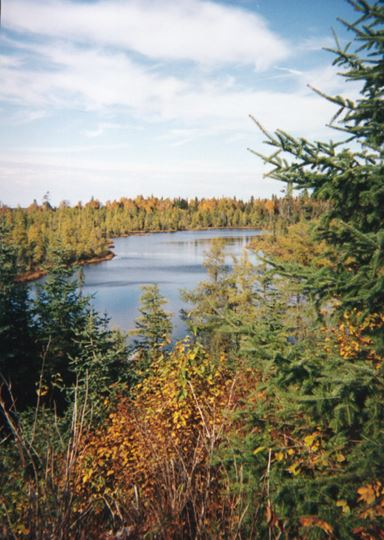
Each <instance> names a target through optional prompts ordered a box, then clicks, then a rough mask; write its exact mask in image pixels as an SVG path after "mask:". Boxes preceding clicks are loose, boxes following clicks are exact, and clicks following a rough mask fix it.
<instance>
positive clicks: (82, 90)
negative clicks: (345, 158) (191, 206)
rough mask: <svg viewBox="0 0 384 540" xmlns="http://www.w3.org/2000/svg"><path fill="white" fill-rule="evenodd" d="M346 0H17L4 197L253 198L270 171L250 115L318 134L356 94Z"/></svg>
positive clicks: (265, 191)
mask: <svg viewBox="0 0 384 540" xmlns="http://www.w3.org/2000/svg"><path fill="white" fill-rule="evenodd" d="M338 16H339V17H342V18H345V19H346V20H349V21H350V20H353V19H354V18H355V14H354V12H353V8H352V7H351V6H350V5H349V4H348V3H347V2H346V1H344V0H238V1H236V2H235V1H230V0H221V1H218V0H211V1H202V0H97V1H94V0H39V1H38V2H32V1H31V0H5V1H3V13H2V17H3V25H2V30H1V34H0V77H1V79H0V80H1V85H0V114H1V122H0V148H1V153H0V201H2V202H3V203H5V204H8V205H12V206H14V205H16V204H21V205H27V204H29V203H30V202H31V201H32V200H33V199H35V198H36V199H37V200H38V201H41V200H42V197H43V196H44V194H45V193H46V192H48V191H49V193H50V197H51V201H52V203H54V204H58V203H59V202H60V201H61V200H68V201H70V202H71V203H76V202H77V201H78V200H82V201H86V200H88V199H90V197H91V196H94V197H96V198H99V199H100V200H102V201H106V200H108V199H114V198H119V197H121V196H128V197H130V196H136V195H138V194H143V195H150V194H154V195H157V196H172V197H173V196H182V197H194V196H198V197H210V196H216V197H220V196H237V197H239V198H248V197H250V196H251V195H254V196H255V197H258V196H260V197H264V196H270V195H271V194H272V193H279V192H280V191H281V189H283V186H282V185H280V184H278V183H277V182H274V181H271V180H268V179H263V172H266V169H265V167H264V166H263V164H262V163H261V162H260V160H258V159H257V158H256V157H254V156H252V155H251V154H250V153H249V152H247V150H246V148H247V147H249V146H250V147H252V148H255V149H257V150H259V151H263V150H264V149H263V146H262V137H261V136H260V134H259V133H258V131H257V129H256V127H255V126H254V125H253V124H252V122H251V121H250V119H249V118H248V114H253V115H254V116H255V117H257V118H258V119H259V120H260V121H261V122H262V124H263V125H264V126H265V127H266V128H268V129H270V130H273V129H276V128H278V127H280V128H282V129H285V130H287V131H290V132H291V133H293V134H297V135H302V136H306V137H313V138H316V137H322V138H329V137H334V136H335V134H334V133H333V132H330V131H329V130H328V129H326V128H325V124H326V123H327V121H329V119H330V118H331V116H332V114H333V112H334V109H333V106H332V105H331V104H329V103H327V102H326V101H324V100H323V99H321V98H320V97H319V96H317V95H316V94H314V93H313V92H312V91H311V90H310V89H309V88H308V86H307V85H308V84H311V85H313V86H316V87H317V88H319V89H321V90H323V91H325V92H328V93H331V94H332V93H337V94H344V95H349V96H351V95H352V96H353V95H354V93H355V91H356V89H355V90H354V89H353V87H352V86H350V85H348V83H346V82H345V81H344V80H343V79H342V78H341V77H339V76H337V74H336V70H335V69H334V68H332V66H331V62H332V58H333V57H332V55H331V54H330V53H328V52H326V51H324V50H322V48H323V47H327V46H332V45H333V38H332V35H331V27H334V28H335V29H336V31H337V33H338V35H339V37H340V39H341V40H342V41H343V40H344V41H345V40H346V39H348V34H347V33H346V31H345V29H344V28H343V27H342V26H341V25H340V24H339V23H338V22H337V21H336V17H338Z"/></svg>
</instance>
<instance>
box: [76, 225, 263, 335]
mask: <svg viewBox="0 0 384 540" xmlns="http://www.w3.org/2000/svg"><path fill="white" fill-rule="evenodd" d="M257 234H259V231H257V230H241V229H233V230H209V231H187V232H176V233H156V234H145V235H141V236H130V237H128V238H117V239H115V240H114V244H115V248H114V252H115V253H116V257H115V258H114V259H112V260H111V261H106V262H103V263H100V264H96V265H88V266H85V267H84V277H85V284H84V293H86V294H91V295H94V300H93V304H94V306H95V308H96V309H97V310H98V311H99V312H101V313H104V312H105V313H107V314H108V316H109V317H110V318H111V326H112V327H119V328H121V329H123V330H129V329H132V328H134V321H135V318H136V317H137V315H138V306H139V302H140V295H141V286H142V285H146V284H149V283H157V284H158V285H159V288H160V292H161V294H162V295H163V296H164V297H165V298H166V299H167V300H168V304H167V305H166V306H165V308H166V309H167V310H168V311H171V312H172V313H173V314H174V325H175V331H174V336H175V337H176V338H179V337H181V336H182V335H183V334H184V325H183V323H182V321H181V320H180V318H179V311H180V309H181V308H182V307H185V304H184V303H183V302H182V301H181V299H180V295H179V292H180V289H193V288H194V287H196V285H197V284H198V283H199V282H200V281H202V280H204V279H205V278H206V271H205V269H204V267H203V265H202V263H203V261H204V258H205V254H206V253H207V251H209V248H210V244H211V242H212V240H213V239H214V238H224V239H225V245H226V253H227V254H228V258H227V262H228V263H229V264H230V262H231V257H230V255H235V256H239V255H241V254H242V252H243V250H244V249H245V247H246V245H247V243H248V242H249V240H250V239H251V238H252V236H255V235H257Z"/></svg>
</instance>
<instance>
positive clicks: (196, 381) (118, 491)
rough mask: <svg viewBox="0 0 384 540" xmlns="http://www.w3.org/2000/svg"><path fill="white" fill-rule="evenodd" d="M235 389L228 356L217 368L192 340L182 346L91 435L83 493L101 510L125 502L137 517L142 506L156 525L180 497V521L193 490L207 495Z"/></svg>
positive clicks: (83, 467) (85, 452)
mask: <svg viewBox="0 0 384 540" xmlns="http://www.w3.org/2000/svg"><path fill="white" fill-rule="evenodd" d="M231 383H232V381H231V378H230V374H229V372H228V371H227V369H226V367H225V357H224V356H221V357H220V358H219V359H217V360H215V359H214V358H211V357H209V356H208V354H207V353H206V352H205V351H204V350H202V349H201V348H200V347H199V346H197V345H191V344H190V343H189V342H188V340H184V341H182V342H180V343H178V344H177V345H176V346H175V348H174V351H173V352H172V353H171V355H170V356H169V357H168V358H165V357H161V358H159V359H158V360H156V361H155V362H154V365H153V366H152V371H151V375H150V376H148V377H147V378H146V379H144V380H143V381H142V382H141V383H140V384H138V385H137V386H136V387H135V388H134V389H133V391H132V396H131V397H130V398H121V399H120V401H119V403H118V405H117V407H116V409H115V410H114V411H113V412H111V414H110V415H109V418H108V421H107V423H106V425H105V426H104V427H103V428H102V429H100V430H99V431H97V432H96V433H93V434H91V435H90V437H89V439H88V441H87V444H86V445H85V447H84V449H83V451H82V455H81V460H80V468H81V470H82V476H81V482H79V484H78V486H77V490H78V492H79V493H81V494H82V495H83V496H84V498H85V499H88V500H91V501H93V503H94V504H95V505H97V504H98V502H99V501H101V500H104V501H105V500H106V499H107V500H108V499H110V498H112V499H113V500H114V501H124V505H125V507H126V509H127V508H128V509H129V508H130V507H131V509H132V512H133V511H134V508H135V505H137V498H139V499H140V501H141V504H142V505H143V507H145V508H146V509H147V510H149V511H147V513H146V515H147V516H151V515H152V518H153V520H154V521H155V520H156V511H157V510H158V505H159V502H158V501H162V504H165V502H167V501H170V499H171V498H172V501H173V496H174V495H172V493H173V491H174V490H178V499H179V502H178V503H177V504H176V502H175V501H173V502H172V505H173V506H172V512H175V513H176V514H177V511H176V507H177V508H179V506H180V505H181V508H182V507H183V504H184V503H183V495H184V494H185V493H186V491H187V490H188V489H189V488H190V487H191V484H193V483H197V484H199V486H200V487H197V488H195V489H198V490H201V489H204V488H203V487H202V486H204V483H205V482H206V479H205V475H206V474H207V470H208V468H207V464H208V463H209V459H210V456H211V453H212V450H213V447H214V446H215V445H217V444H218V443H219V441H220V437H221V435H222V430H223V424H224V422H225V416H224V415H225V409H226V407H227V406H229V405H230V395H231ZM169 504H171V502H169ZM152 508H153V512H151V511H150V510H151V509H152ZM154 525H155V523H152V525H151V526H154ZM146 526H147V527H149V524H148V523H147V525H146Z"/></svg>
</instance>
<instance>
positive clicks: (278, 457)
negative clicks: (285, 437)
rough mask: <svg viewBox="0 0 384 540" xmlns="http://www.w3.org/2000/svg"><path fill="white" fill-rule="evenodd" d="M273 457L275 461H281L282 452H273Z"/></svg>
mask: <svg viewBox="0 0 384 540" xmlns="http://www.w3.org/2000/svg"><path fill="white" fill-rule="evenodd" d="M275 459H276V461H283V459H284V452H275Z"/></svg>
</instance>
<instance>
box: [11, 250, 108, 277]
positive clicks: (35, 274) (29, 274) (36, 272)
mask: <svg viewBox="0 0 384 540" xmlns="http://www.w3.org/2000/svg"><path fill="white" fill-rule="evenodd" d="M114 257H116V254H115V253H113V251H108V253H105V254H104V255H100V256H99V257H91V258H90V259H80V260H79V261H74V262H73V264H78V265H80V266H85V265H86V264H98V263H101V262H104V261H110V260H111V259H113V258H114ZM47 274H48V271H47V270H42V269H37V270H31V271H30V272H23V273H22V274H20V275H18V276H17V278H16V282H17V283H28V282H29V281H36V280H37V279H40V278H42V277H44V276H46V275H47Z"/></svg>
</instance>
